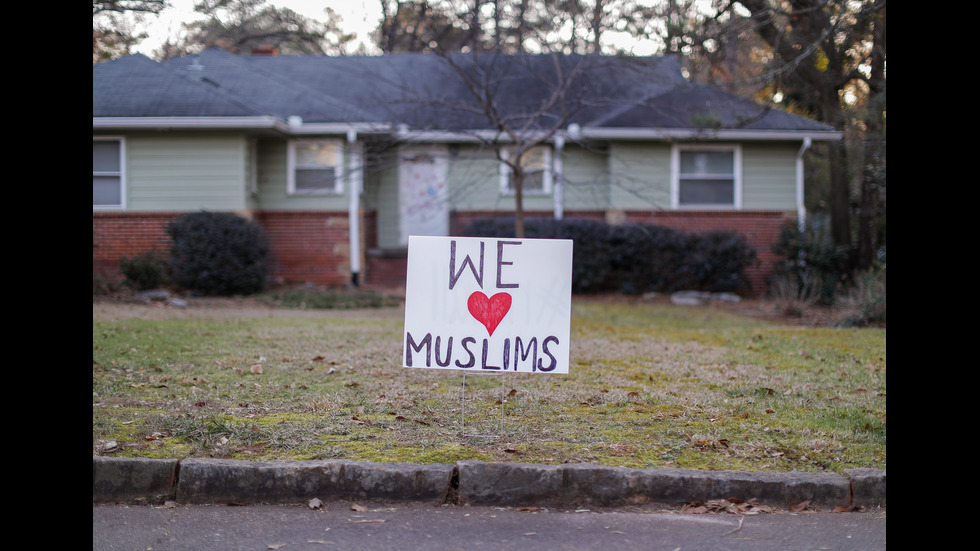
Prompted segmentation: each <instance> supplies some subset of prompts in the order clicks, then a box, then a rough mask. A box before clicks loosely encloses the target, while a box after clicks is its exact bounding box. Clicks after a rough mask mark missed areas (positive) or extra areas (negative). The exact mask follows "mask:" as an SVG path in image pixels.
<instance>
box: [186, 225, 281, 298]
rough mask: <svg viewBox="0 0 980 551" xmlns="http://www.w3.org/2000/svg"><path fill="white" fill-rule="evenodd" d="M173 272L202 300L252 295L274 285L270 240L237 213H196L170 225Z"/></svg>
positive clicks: (263, 232)
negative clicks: (199, 295) (214, 297)
mask: <svg viewBox="0 0 980 551" xmlns="http://www.w3.org/2000/svg"><path fill="white" fill-rule="evenodd" d="M167 234H168V235H169V236H170V238H171V239H172V240H173V246H172V248H171V251H170V271H171V277H172V278H173V282H174V283H176V284H177V285H179V286H181V287H183V288H185V289H188V290H191V291H194V292H196V293H199V294H203V295H213V296H230V295H249V294H253V293H257V292H260V291H262V290H263V289H265V287H266V284H267V283H268V280H269V269H270V268H269V241H268V237H267V236H266V234H265V230H263V229H262V227H261V226H259V225H258V224H256V223H255V222H252V221H251V220H247V219H245V218H243V217H241V216H238V215H237V214H232V213H221V212H207V211H202V212H194V213H188V214H183V215H181V216H178V217H177V218H175V219H174V220H172V221H171V222H170V223H169V224H167Z"/></svg>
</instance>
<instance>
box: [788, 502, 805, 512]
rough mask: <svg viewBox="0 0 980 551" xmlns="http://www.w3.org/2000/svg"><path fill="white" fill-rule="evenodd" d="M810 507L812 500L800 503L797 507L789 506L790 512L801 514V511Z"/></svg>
mask: <svg viewBox="0 0 980 551" xmlns="http://www.w3.org/2000/svg"><path fill="white" fill-rule="evenodd" d="M809 506H810V500H809V499H808V500H806V501H802V502H800V503H797V504H796V505H790V506H789V510H790V511H793V512H794V513H799V512H800V511H803V510H804V509H806V508H807V507H809Z"/></svg>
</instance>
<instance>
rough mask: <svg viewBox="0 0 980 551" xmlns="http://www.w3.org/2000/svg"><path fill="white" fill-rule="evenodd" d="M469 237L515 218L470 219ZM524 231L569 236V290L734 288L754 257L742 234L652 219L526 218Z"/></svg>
mask: <svg viewBox="0 0 980 551" xmlns="http://www.w3.org/2000/svg"><path fill="white" fill-rule="evenodd" d="M463 235H465V236H469V237H497V238H501V237H513V236H514V219H513V217H497V218H484V219H478V220H474V221H473V222H472V223H470V224H469V225H467V226H466V228H465V229H464V230H463ZM525 236H526V237H528V238H540V239H571V240H572V241H573V242H574V247H573V249H572V250H573V252H572V291H573V292H576V293H598V292H620V293H625V294H639V293H643V292H647V291H660V292H673V291H678V290H681V289H694V290H699V291H712V292H716V291H736V290H741V289H742V288H743V287H745V286H746V285H747V284H748V280H747V279H746V278H745V275H744V272H745V268H746V267H747V266H748V265H749V264H751V263H752V262H754V261H755V251H754V250H752V249H751V248H750V247H749V246H748V245H747V243H746V241H745V239H744V238H743V237H742V236H739V235H737V234H731V233H724V232H719V233H713V234H706V235H698V234H685V233H682V232H679V231H676V230H673V229H670V228H665V227H662V226H655V225H650V224H637V223H628V224H619V225H610V224H606V223H605V222H599V221H596V220H587V219H566V220H552V219H529V220H526V221H525Z"/></svg>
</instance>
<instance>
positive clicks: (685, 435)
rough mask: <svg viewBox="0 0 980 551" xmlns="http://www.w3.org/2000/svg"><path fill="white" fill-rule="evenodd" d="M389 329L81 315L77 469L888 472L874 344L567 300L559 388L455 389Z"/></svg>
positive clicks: (396, 321)
mask: <svg viewBox="0 0 980 551" xmlns="http://www.w3.org/2000/svg"><path fill="white" fill-rule="evenodd" d="M304 304H307V305H308V304H309V302H306V303H304ZM403 316H404V311H403V310H402V309H401V307H397V306H396V307H392V306H385V305H379V307H372V308H363V307H362V308H345V309H334V310H323V309H311V308H310V307H309V306H306V307H305V308H299V307H293V308H283V307H281V306H279V305H277V304H276V303H269V302H267V301H265V302H263V301H255V302H250V303H247V304H246V303H242V304H235V303H233V301H232V304H230V305H228V304H226V303H221V304H220V305H219V304H217V303H215V304H207V303H204V305H203V306H202V305H194V304H192V305H191V306H190V307H188V308H186V309H176V308H168V307H162V306H154V305H137V304H130V305H119V304H99V303H93V333H92V345H93V368H92V391H93V408H92V438H93V449H94V453H96V454H105V455H115V456H125V457H155V458H186V457H222V458H236V459H245V460H254V461H265V460H271V459H301V460H309V459H330V458H345V459H353V460H361V461H383V462H396V461H407V462H413V463H452V462H454V461H458V460H465V459H478V460H484V461H509V462H527V463H543V464H548V463H577V462H588V463H595V464H602V465H611V466H624V467H631V468H647V467H677V468H690V469H709V470H745V471H763V470H770V471H823V470H826V471H834V472H840V471H842V470H844V469H847V468H854V467H872V468H879V469H885V371H886V370H885V363H886V361H885V335H886V331H885V329H878V328H863V329H862V328H820V327H802V326H795V325H784V324H780V323H774V322H770V321H765V320H763V319H759V318H757V317H751V316H747V315H742V314H739V313H737V312H735V311H732V310H730V309H716V308H710V307H703V308H702V307H690V306H686V307H682V306H674V305H672V304H670V303H669V302H655V301H654V302H643V301H633V302H628V301H617V300H601V299H589V298H580V297H575V299H574V300H573V307H572V328H571V337H572V341H571V347H572V361H571V366H570V372H569V373H568V374H567V375H545V374H528V373H508V374H506V375H503V376H500V375H483V376H479V375H476V374H467V376H466V377H465V387H464V377H463V373H462V372H461V371H443V370H427V369H409V368H403V367H400V366H401V358H400V356H401V338H402V334H401V331H402V323H403ZM464 392H465V401H464V400H463V397H464ZM501 402H503V409H501ZM464 406H465V410H464V409H463V408H464ZM502 411H503V417H502V416H501V412H502ZM464 415H465V416H464ZM480 435H483V436H480ZM487 435H489V436H487Z"/></svg>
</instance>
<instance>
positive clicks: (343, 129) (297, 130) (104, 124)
mask: <svg viewBox="0 0 980 551" xmlns="http://www.w3.org/2000/svg"><path fill="white" fill-rule="evenodd" d="M92 128H97V129H116V128H119V129H125V128H144V129H151V130H158V129H162V128H174V129H192V130H193V129H196V130H206V129H212V128H218V129H225V128H249V129H271V130H277V131H279V132H282V133H284V134H293V135H300V134H339V135H344V134H347V132H348V131H349V130H352V129H353V130H354V131H356V132H357V133H358V134H387V133H390V132H391V130H392V128H391V125H389V124H380V123H373V122H349V123H348V122H344V123H339V122H338V123H333V122H323V123H318V122H315V123H304V122H303V119H302V118H300V117H296V116H291V117H289V119H288V120H285V121H284V120H282V119H280V118H278V117H272V116H260V117H92Z"/></svg>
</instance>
